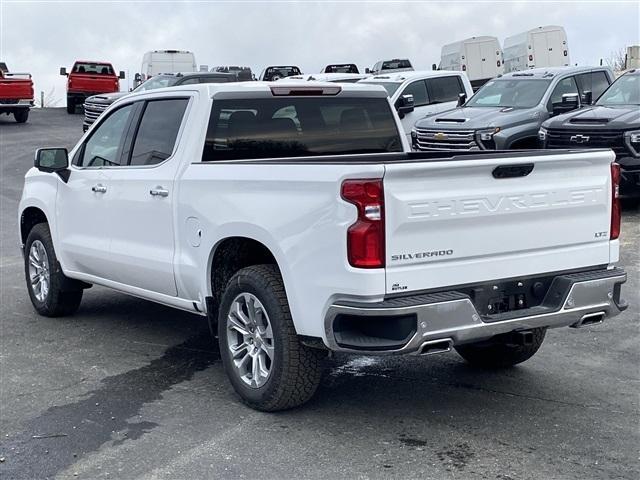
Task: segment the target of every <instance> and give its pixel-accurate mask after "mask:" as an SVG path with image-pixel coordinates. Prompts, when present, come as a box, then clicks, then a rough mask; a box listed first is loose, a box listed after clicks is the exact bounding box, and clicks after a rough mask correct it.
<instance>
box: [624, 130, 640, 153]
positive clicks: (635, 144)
mask: <svg viewBox="0 0 640 480" xmlns="http://www.w3.org/2000/svg"><path fill="white" fill-rule="evenodd" d="M624 143H626V144H627V147H629V150H631V153H632V155H633V156H634V157H640V130H631V131H629V132H624Z"/></svg>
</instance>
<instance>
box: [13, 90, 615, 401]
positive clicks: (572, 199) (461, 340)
mask: <svg viewBox="0 0 640 480" xmlns="http://www.w3.org/2000/svg"><path fill="white" fill-rule="evenodd" d="M401 132H402V129H401V125H400V122H399V120H398V118H397V116H396V114H395V112H394V109H393V107H392V105H391V104H390V102H389V100H388V98H387V92H386V91H385V90H384V89H383V88H382V87H380V86H371V85H362V84H344V85H336V84H329V83H327V84H322V83H314V82H308V83H305V84H304V85H301V84H300V82H291V83H283V81H279V82H277V83H272V84H268V83H261V82H247V83H236V84H233V83H229V84H211V85H188V86H183V87H175V88H172V89H162V90H154V91H149V92H142V93H139V94H133V95H129V96H127V97H125V98H123V99H121V100H118V101H117V102H116V103H114V104H113V105H112V106H110V107H109V109H108V110H107V111H106V112H105V114H104V115H102V116H101V117H100V118H99V119H98V121H96V123H95V124H93V125H92V126H91V128H90V129H89V131H88V132H87V133H86V134H85V135H84V137H83V138H82V139H81V140H80V142H79V143H78V145H77V146H76V147H75V148H74V149H73V150H71V152H69V153H68V154H67V151H66V150H65V149H40V150H38V151H37V153H36V157H35V168H32V169H31V170H29V172H28V173H27V175H26V178H25V185H24V192H23V196H22V200H21V202H20V206H19V219H20V243H21V247H22V251H23V252H24V258H25V275H26V281H27V286H28V291H29V295H30V298H31V301H32V303H33V306H34V307H35V309H36V310H37V311H38V312H39V313H40V314H42V315H45V316H60V315H65V314H71V313H73V312H74V311H75V310H76V309H77V308H78V306H79V304H80V301H81V298H82V292H83V289H84V288H88V287H89V286H90V285H91V284H100V285H105V286H107V287H111V288H114V289H116V290H119V291H121V292H124V293H127V294H131V295H135V296H138V297H141V298H145V299H148V300H151V301H155V302H159V303H162V304H165V305H170V306H173V307H176V308H180V309H183V310H186V311H189V312H193V313H196V314H200V315H203V316H204V315H206V316H208V318H209V321H210V325H211V326H212V328H217V336H218V338H219V346H220V352H221V355H222V360H223V363H224V367H225V370H226V372H227V374H228V376H229V378H230V380H231V383H232V385H233V387H234V388H235V390H236V391H237V392H238V394H239V395H240V397H241V398H242V399H243V400H244V401H245V402H246V403H247V404H249V405H250V406H252V407H254V408H257V409H261V410H267V411H272V410H280V409H285V408H290V407H293V406H296V405H299V404H302V403H304V402H305V401H306V400H308V399H309V398H310V397H311V396H312V395H313V393H314V391H315V390H316V387H317V385H318V383H319V380H320V375H321V369H322V365H323V357H325V356H326V355H327V352H330V351H336V352H337V351H341V352H352V353H360V354H366V355H372V354H381V355H382V354H414V355H428V354H434V353H440V352H446V351H449V350H450V349H451V348H452V347H453V348H455V349H456V350H457V351H458V352H459V353H460V354H461V355H462V356H463V357H464V358H465V359H466V360H468V361H470V362H472V363H475V364H478V365H482V366H487V367H501V366H502V367H503V366H510V365H514V364H516V363H519V362H522V361H524V360H527V359H528V358H530V357H531V356H532V355H533V354H534V353H535V352H536V351H537V349H538V348H539V347H540V344H541V343H542V341H543V338H544V335H545V331H546V329H547V328H554V327H564V326H575V327H579V326H583V325H588V324H594V323H598V322H600V321H602V320H603V319H604V318H606V317H609V316H613V315H616V314H618V313H619V312H620V311H621V310H623V309H624V308H625V307H626V304H625V303H624V301H623V300H621V298H620V290H621V288H620V287H621V284H622V283H623V282H624V281H625V280H626V276H625V273H624V272H623V271H622V270H620V269H618V268H615V267H614V266H613V264H614V263H615V262H616V261H617V260H618V251H619V240H618V234H619V228H620V210H619V204H618V200H617V198H616V191H617V184H618V176H619V175H618V167H617V164H615V163H613V160H614V155H613V153H612V152H611V151H609V150H593V151H588V152H586V151H585V152H565V151H540V152H530V151H520V152H507V153H504V152H494V151H488V152H417V153H410V152H407V150H408V145H406V141H405V139H404V136H403V135H402V134H401ZM214 331H216V330H214Z"/></svg>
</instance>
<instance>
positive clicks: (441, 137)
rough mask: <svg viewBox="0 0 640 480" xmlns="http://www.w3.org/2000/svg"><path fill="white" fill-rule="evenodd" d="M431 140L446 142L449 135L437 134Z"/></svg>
mask: <svg viewBox="0 0 640 480" xmlns="http://www.w3.org/2000/svg"><path fill="white" fill-rule="evenodd" d="M433 138H435V139H436V140H446V139H447V138H449V135H447V134H446V133H442V132H438V133H435V134H434V135H433Z"/></svg>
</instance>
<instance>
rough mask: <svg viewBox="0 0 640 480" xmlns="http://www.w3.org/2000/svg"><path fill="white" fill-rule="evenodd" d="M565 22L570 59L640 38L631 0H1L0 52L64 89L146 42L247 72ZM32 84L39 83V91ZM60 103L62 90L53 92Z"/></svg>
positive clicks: (128, 66)
mask: <svg viewBox="0 0 640 480" xmlns="http://www.w3.org/2000/svg"><path fill="white" fill-rule="evenodd" d="M549 24H555V25H563V26H564V27H565V29H566V31H567V36H568V41H569V48H570V53H571V60H572V63H578V64H580V65H587V64H596V63H597V62H599V60H600V58H602V57H607V56H609V55H610V53H611V52H612V51H614V50H618V49H622V48H624V47H626V46H628V45H632V44H636V45H637V44H639V43H640V3H639V2H637V1H635V2H631V1H630V2H587V1H579V2H544V3H543V2H541V1H532V2H518V3H515V2H513V3H512V2H501V3H498V2H478V1H476V2H456V1H447V2H442V3H440V2H412V3H402V2H347V1H333V2H277V3H276V2H255V1H254V2H240V1H235V2H198V3H181V2H135V3H134V2H129V1H127V2H89V1H85V2H52V1H47V2H30V1H16V2H13V1H7V0H0V60H2V61H5V62H6V63H7V65H8V66H9V68H10V69H11V70H13V71H16V72H17V71H20V72H25V71H26V72H31V73H32V74H33V78H34V82H35V87H36V92H40V91H41V90H44V91H45V92H46V93H48V92H49V91H50V90H51V89H52V88H55V96H56V97H57V98H60V99H63V98H64V92H65V78H64V77H61V76H59V74H58V70H59V68H60V67H61V66H66V67H67V68H69V67H71V65H72V64H73V62H74V60H76V59H85V60H106V61H110V62H112V63H113V66H114V67H115V68H116V70H125V71H127V72H128V79H127V80H124V81H123V82H122V84H121V85H122V89H125V88H127V86H128V82H129V81H132V80H133V75H134V73H135V72H138V71H140V65H141V62H142V55H143V53H144V52H145V51H148V50H155V49H184V50H191V51H193V52H194V53H195V55H196V61H197V62H198V64H207V65H209V66H213V65H224V64H234V65H237V64H242V65H248V66H250V67H251V68H252V69H253V70H254V72H256V73H259V72H260V70H261V69H262V68H263V67H264V66H265V65H269V64H295V65H298V66H300V67H301V69H302V71H303V72H305V73H313V72H318V71H319V70H320V68H321V67H322V66H324V65H325V64H328V63H339V62H349V63H352V62H354V63H357V64H358V66H359V67H360V68H361V70H364V67H366V66H371V65H372V64H373V63H375V62H376V61H377V60H379V59H382V58H388V57H393V58H395V57H408V58H409V59H411V61H412V62H413V64H414V66H415V67H416V68H417V69H418V68H420V69H422V68H424V69H429V68H431V67H430V66H431V64H432V63H438V61H439V59H440V48H441V47H442V45H444V44H446V43H450V42H453V41H456V40H460V39H463V38H466V37H470V36H478V35H493V36H496V37H498V38H499V39H500V41H501V42H502V41H503V40H504V38H505V37H507V36H510V35H512V34H515V33H518V32H521V31H524V30H527V29H530V28H534V27H537V26H541V25H549ZM37 95H39V93H37ZM59 105H60V106H62V105H64V101H60V103H59Z"/></svg>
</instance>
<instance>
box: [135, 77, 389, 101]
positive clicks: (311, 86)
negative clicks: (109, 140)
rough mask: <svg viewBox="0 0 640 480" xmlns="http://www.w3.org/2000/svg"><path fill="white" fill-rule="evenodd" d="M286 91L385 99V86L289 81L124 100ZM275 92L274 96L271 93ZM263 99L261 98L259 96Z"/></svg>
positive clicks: (176, 89) (198, 88)
mask: <svg viewBox="0 0 640 480" xmlns="http://www.w3.org/2000/svg"><path fill="white" fill-rule="evenodd" d="M287 89H290V90H296V91H300V90H302V89H304V90H319V89H324V90H325V91H326V93H325V94H326V95H336V89H337V94H346V95H358V96H368V97H375V98H377V97H385V98H386V97H387V91H386V90H385V89H384V87H382V86H379V85H368V84H364V83H344V84H340V85H336V84H335V83H330V82H314V81H310V82H305V83H304V84H302V83H301V82H300V81H299V80H298V81H295V80H294V81H289V80H288V79H283V80H278V81H276V82H261V81H258V82H256V81H251V82H229V83H207V84H193V85H180V86H177V87H168V88H158V89H155V90H149V91H146V92H140V93H137V92H133V93H131V94H129V95H127V96H126V97H123V98H127V99H131V98H132V97H137V96H143V95H144V96H150V95H152V96H153V95H158V94H161V93H163V92H171V93H173V94H176V93H179V92H193V91H194V90H196V91H198V92H199V93H201V94H203V95H205V96H209V97H213V96H214V95H216V94H219V93H229V94H234V93H237V94H247V93H254V94H260V93H262V94H268V96H272V95H274V96H279V95H281V96H286V95H287V93H286V92H287ZM274 92H277V93H274ZM259 96H264V95H259Z"/></svg>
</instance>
